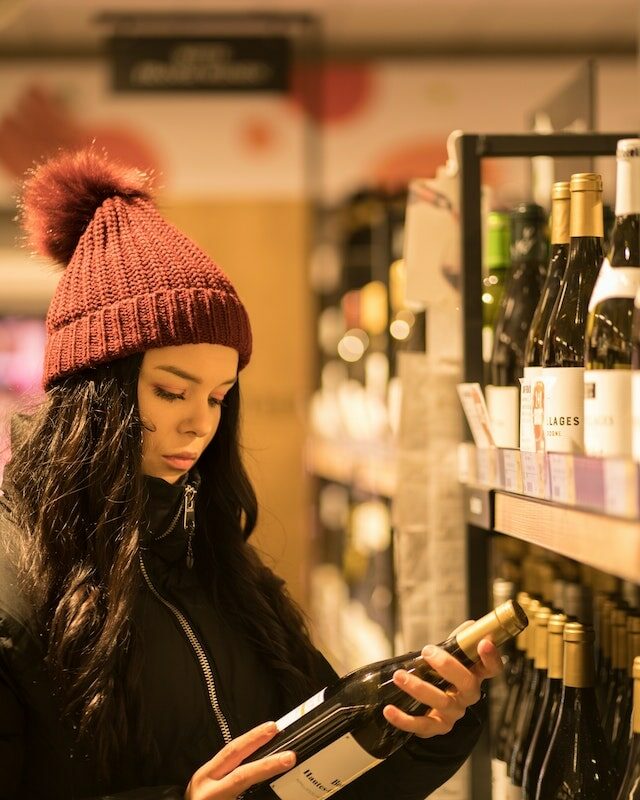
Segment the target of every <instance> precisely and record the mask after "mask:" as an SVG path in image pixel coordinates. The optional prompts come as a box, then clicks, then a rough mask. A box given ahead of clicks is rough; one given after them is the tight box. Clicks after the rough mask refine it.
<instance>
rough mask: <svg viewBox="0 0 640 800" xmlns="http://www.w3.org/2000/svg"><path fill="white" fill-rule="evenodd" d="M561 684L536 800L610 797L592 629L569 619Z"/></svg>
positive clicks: (612, 784) (611, 782) (612, 788)
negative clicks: (555, 717) (556, 715)
mask: <svg viewBox="0 0 640 800" xmlns="http://www.w3.org/2000/svg"><path fill="white" fill-rule="evenodd" d="M563 639H564V666H563V673H562V674H563V688H562V698H561V700H560V708H559V710H558V719H557V720H556V726H555V728H554V730H553V735H552V737H551V742H550V744H549V750H548V752H547V755H546V756H545V759H544V763H543V765H542V770H541V772H540V778H539V780H538V787H537V790H536V798H537V800H610V798H611V797H612V796H613V793H614V791H615V780H614V772H613V768H612V764H611V756H610V754H609V747H608V745H607V741H606V739H605V735H604V731H603V730H602V722H601V720H600V714H599V711H598V704H597V702H596V695H595V688H594V685H595V665H594V658H593V656H594V653H593V644H594V632H593V628H591V627H589V626H585V625H581V624H580V623H579V622H567V624H566V625H565V627H564V632H563Z"/></svg>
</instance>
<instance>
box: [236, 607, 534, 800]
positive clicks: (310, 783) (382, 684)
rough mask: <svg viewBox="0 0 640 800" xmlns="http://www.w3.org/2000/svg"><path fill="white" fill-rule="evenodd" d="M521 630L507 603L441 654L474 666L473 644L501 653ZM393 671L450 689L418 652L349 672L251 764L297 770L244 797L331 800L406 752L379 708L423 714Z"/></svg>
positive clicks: (299, 711)
mask: <svg viewBox="0 0 640 800" xmlns="http://www.w3.org/2000/svg"><path fill="white" fill-rule="evenodd" d="M526 625H527V617H526V614H525V613H524V611H523V610H522V608H521V607H520V606H519V605H518V604H517V603H516V602H514V601H513V600H510V601H509V602H507V603H504V604H503V605H501V606H498V607H497V608H495V609H494V610H493V611H491V612H490V613H489V614H487V615H486V616H484V617H482V618H481V619H479V620H477V621H476V622H474V623H473V624H472V625H470V626H468V627H467V628H465V629H464V630H462V631H460V632H459V633H457V634H456V635H455V636H451V637H450V638H449V639H447V640H446V641H445V642H442V643H441V644H440V647H442V648H443V649H445V650H446V651H447V652H448V653H450V654H451V655H453V656H454V658H456V659H458V660H459V661H460V662H462V663H463V664H464V665H465V666H471V665H473V664H474V663H475V662H476V661H477V660H478V658H479V656H478V652H477V651H478V644H479V643H480V641H481V640H482V639H484V638H489V639H491V640H492V641H493V642H494V643H495V644H496V645H500V644H502V643H503V642H505V641H507V640H508V639H510V638H511V637H513V636H516V635H517V634H518V633H520V631H522V630H524V628H525V627H526ZM398 669H404V670H406V671H407V672H410V673H413V674H415V675H418V676H419V677H420V678H422V679H423V680H426V681H428V682H430V683H432V684H433V685H434V686H437V687H439V688H441V689H443V690H446V689H449V688H450V685H449V684H448V683H447V681H446V680H445V679H444V678H442V677H441V676H440V675H438V673H436V672H435V671H434V670H433V669H432V668H431V667H430V666H429V665H428V663H427V662H426V661H425V660H424V658H423V657H422V655H421V653H420V652H419V651H416V652H411V653H405V654H404V655H401V656H396V657H394V658H390V659H386V660H384V661H379V662H376V663H375V664H369V665H368V666H365V667H362V668H361V669H358V670H355V671H354V672H351V673H350V674H349V675H346V676H345V677H343V678H340V679H339V680H338V681H336V682H335V683H334V684H333V685H331V686H329V687H327V688H326V689H323V690H322V691H321V692H319V693H318V694H317V695H314V696H313V697H312V698H310V699H309V700H307V701H306V702H305V703H303V704H302V705H301V706H298V707H297V708H295V709H293V710H292V711H290V712H289V713H288V714H286V715H285V716H284V717H282V719H280V720H279V721H278V722H277V726H278V729H279V732H278V733H277V734H276V736H275V737H274V738H273V739H272V740H271V741H270V742H269V743H268V744H266V745H265V746H264V747H261V748H260V749H259V750H257V751H256V752H255V753H253V754H252V755H251V756H250V758H249V759H248V761H254V760H256V759H258V758H262V757H263V756H267V755H270V754H272V753H278V752H282V751H284V750H293V751H295V753H296V757H297V760H296V765H295V766H294V767H293V768H292V769H291V770H289V771H288V772H286V773H285V774H284V775H281V776H279V777H277V778H275V779H272V780H270V782H269V783H268V784H259V785H256V786H255V787H253V789H252V790H251V791H250V792H249V793H248V794H250V793H253V792H257V791H261V792H263V794H261V796H265V795H264V793H265V792H266V794H267V795H268V796H273V797H278V798H280V799H281V800H294V798H299V797H301V796H304V797H314V796H322V797H329V796H330V795H331V794H333V793H334V792H337V791H338V790H339V789H341V788H342V787H343V786H345V785H346V784H348V783H350V782H351V781H352V780H354V779H355V778H357V777H358V776H359V775H361V774H362V773H364V772H366V771H367V770H369V769H371V768H372V767H374V766H376V764H379V763H380V761H381V760H383V759H385V758H387V756H389V755H391V754H392V753H393V752H395V751H396V750H397V749H398V748H400V747H401V746H402V745H403V744H405V742H407V741H408V739H409V738H410V736H411V735H410V734H407V733H405V732H404V731H401V730H399V729H398V728H396V727H395V726H393V725H391V724H390V723H389V722H387V720H386V719H385V717H384V716H383V709H384V707H385V706H387V705H389V704H392V705H395V706H397V707H398V708H400V709H401V710H403V711H405V712H406V713H408V714H414V715H419V714H423V713H425V711H426V710H427V708H426V707H425V706H424V705H423V704H421V703H419V702H417V701H416V700H414V699H413V698H412V697H410V695H408V694H407V693H406V692H404V691H403V690H402V689H401V688H399V687H398V686H396V684H395V683H394V681H393V675H394V673H395V672H396V670H398ZM269 788H270V791H269ZM318 789H320V790H321V791H320V793H318V792H317V791H316V790H318ZM314 792H315V793H314Z"/></svg>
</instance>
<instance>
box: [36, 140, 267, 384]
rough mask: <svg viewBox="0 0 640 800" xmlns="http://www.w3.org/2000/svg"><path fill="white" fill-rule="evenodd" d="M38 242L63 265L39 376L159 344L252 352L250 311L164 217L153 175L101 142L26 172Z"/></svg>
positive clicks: (242, 357) (242, 360) (55, 375)
mask: <svg viewBox="0 0 640 800" xmlns="http://www.w3.org/2000/svg"><path fill="white" fill-rule="evenodd" d="M21 220H22V225H23V228H24V229H25V232H26V234H27V237H28V239H29V240H30V243H31V245H32V247H34V248H35V249H36V250H37V251H38V252H39V253H41V254H42V255H46V256H49V257H51V258H53V259H54V260H55V261H57V262H58V263H59V264H61V265H62V266H63V267H64V268H65V269H64V273H63V274H62V276H61V279H60V281H59V283H58V286H57V288H56V290H55V292H54V295H53V299H52V301H51V304H50V306H49V310H48V313H47V321H46V329H47V343H46V350H45V359H44V376H43V382H44V386H45V388H50V387H51V386H52V385H53V384H54V383H55V381H57V380H58V379H59V378H62V377H64V376H66V375H70V374H72V373H74V372H79V371H80V370H84V369H87V368H89V367H95V366H97V365H98V364H104V363H106V362H109V361H114V360H115V359H118V358H122V357H124V356H128V355H131V354H133V353H140V352H144V351H145V350H148V349H150V348H153V347H167V346H169V345H181V344H199V343H202V342H208V343H211V344H221V345H226V346H228V347H232V348H233V349H234V350H237V351H238V355H239V360H238V369H239V370H240V369H242V368H243V367H245V366H246V365H247V363H248V362H249V358H250V356H251V327H250V324H249V318H248V316H247V312H246V310H245V308H244V306H243V305H242V303H241V302H240V299H239V297H238V295H237V293H236V291H235V289H234V288H233V286H232V284H231V281H230V280H229V278H228V277H227V276H226V275H225V274H224V272H223V271H222V270H221V269H220V267H218V266H217V265H216V264H215V263H214V262H213V261H212V260H211V259H210V258H209V256H207V255H206V254H205V253H204V252H203V251H202V250H201V249H200V248H199V247H198V246H197V245H196V244H195V243H194V242H193V241H192V240H191V239H189V238H188V237H187V236H186V235H185V234H184V233H182V232H181V231H179V230H178V229H177V228H176V227H174V226H173V225H171V224H170V223H169V222H167V221H166V220H165V219H164V218H163V217H162V216H161V214H160V213H159V212H158V209H157V208H156V206H155V204H154V203H153V201H152V199H151V193H150V178H149V176H148V175H146V174H145V173H142V172H139V171H137V170H135V169H131V168H127V167H123V166H121V165H119V164H117V163H114V162H113V161H110V160H109V159H108V158H107V157H106V156H104V155H102V154H100V153H99V152H98V151H96V149H95V148H89V149H87V150H83V151H80V152H77V153H65V154H63V155H60V156H57V157H55V158H53V159H52V160H50V161H48V162H46V163H45V164H43V165H41V166H40V167H38V168H36V169H35V171H33V173H32V174H31V175H30V177H28V178H27V180H26V182H25V184H24V190H23V193H22V200H21Z"/></svg>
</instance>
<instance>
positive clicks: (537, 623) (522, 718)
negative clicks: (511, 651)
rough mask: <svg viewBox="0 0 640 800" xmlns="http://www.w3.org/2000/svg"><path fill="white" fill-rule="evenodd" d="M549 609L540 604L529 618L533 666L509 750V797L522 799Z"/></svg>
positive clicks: (541, 691) (541, 687)
mask: <svg viewBox="0 0 640 800" xmlns="http://www.w3.org/2000/svg"><path fill="white" fill-rule="evenodd" d="M550 617H551V609H550V608H546V607H544V606H542V607H541V608H540V609H538V611H537V612H536V614H535V616H534V617H533V619H532V620H531V623H532V624H531V625H530V627H529V638H530V639H532V640H533V643H534V644H533V657H534V670H533V675H532V677H531V685H530V687H529V693H528V695H527V697H526V698H525V701H524V703H523V704H522V705H521V706H520V714H519V716H518V720H517V723H516V739H515V743H514V746H513V752H512V753H511V761H510V763H509V768H508V775H509V781H510V784H511V785H510V788H509V795H508V797H509V800H521V798H522V778H523V774H524V765H525V761H526V758H527V755H528V753H529V747H530V746H531V740H532V739H533V734H534V730H535V724H536V722H537V720H538V717H539V714H540V708H541V706H542V700H543V698H544V691H545V685H546V680H547V625H548V623H549V618H550Z"/></svg>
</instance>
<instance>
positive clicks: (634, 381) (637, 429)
mask: <svg viewBox="0 0 640 800" xmlns="http://www.w3.org/2000/svg"><path fill="white" fill-rule="evenodd" d="M631 426H632V431H633V432H632V437H631V449H632V456H633V460H634V461H640V291H639V292H638V293H637V294H636V297H635V300H634V303H633V320H632V324H631Z"/></svg>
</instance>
